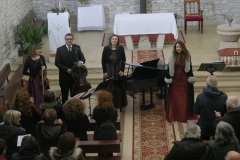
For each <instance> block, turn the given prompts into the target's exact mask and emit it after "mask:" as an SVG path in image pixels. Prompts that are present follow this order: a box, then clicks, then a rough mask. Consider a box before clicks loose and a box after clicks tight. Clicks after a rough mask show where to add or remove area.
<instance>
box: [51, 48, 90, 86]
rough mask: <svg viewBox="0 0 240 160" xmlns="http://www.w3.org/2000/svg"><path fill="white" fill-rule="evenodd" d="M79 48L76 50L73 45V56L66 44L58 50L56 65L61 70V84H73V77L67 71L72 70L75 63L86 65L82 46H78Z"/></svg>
mask: <svg viewBox="0 0 240 160" xmlns="http://www.w3.org/2000/svg"><path fill="white" fill-rule="evenodd" d="M77 48H78V49H76V48H75V46H74V45H73V47H72V54H71V55H70V54H69V52H68V49H67V47H66V44H65V45H63V46H61V47H59V48H57V53H56V58H55V65H56V66H57V67H58V68H59V82H60V84H61V82H66V83H73V78H72V75H71V74H69V73H67V70H68V69H72V67H73V66H74V63H75V62H78V61H82V62H83V63H85V57H84V55H83V53H82V51H81V48H80V46H77ZM76 50H77V51H76ZM76 52H77V54H76ZM77 57H78V59H77Z"/></svg>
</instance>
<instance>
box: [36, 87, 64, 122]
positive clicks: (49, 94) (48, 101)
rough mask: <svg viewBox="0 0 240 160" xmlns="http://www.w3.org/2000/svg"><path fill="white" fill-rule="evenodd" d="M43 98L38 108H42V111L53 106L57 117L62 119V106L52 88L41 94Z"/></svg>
mask: <svg viewBox="0 0 240 160" xmlns="http://www.w3.org/2000/svg"><path fill="white" fill-rule="evenodd" d="M43 100H44V102H43V103H42V104H41V105H40V108H41V109H42V112H43V113H44V110H45V109H48V108H53V109H55V110H56V112H57V116H58V118H60V119H62V120H63V119H64V116H63V106H62V104H61V103H59V102H58V101H57V100H56V93H55V91H54V90H52V89H48V90H46V91H45V92H44V95H43Z"/></svg>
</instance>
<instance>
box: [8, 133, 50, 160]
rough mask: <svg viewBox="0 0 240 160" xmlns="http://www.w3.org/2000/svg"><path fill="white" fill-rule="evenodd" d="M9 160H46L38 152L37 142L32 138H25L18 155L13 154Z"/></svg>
mask: <svg viewBox="0 0 240 160" xmlns="http://www.w3.org/2000/svg"><path fill="white" fill-rule="evenodd" d="M11 160H47V158H46V157H45V156H44V155H43V154H42V153H41V152H40V149H39V145H38V142H37V140H36V139H35V138H34V137H33V136H25V137H23V139H22V143H21V147H20V149H19V151H18V153H14V154H13V155H12V157H11Z"/></svg>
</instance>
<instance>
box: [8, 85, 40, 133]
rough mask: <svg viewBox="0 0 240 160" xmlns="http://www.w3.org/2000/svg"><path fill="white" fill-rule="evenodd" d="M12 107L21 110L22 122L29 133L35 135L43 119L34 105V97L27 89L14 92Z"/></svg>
mask: <svg viewBox="0 0 240 160" xmlns="http://www.w3.org/2000/svg"><path fill="white" fill-rule="evenodd" d="M12 108H13V109H15V110H18V111H20V112H21V120H20V123H21V124H22V127H23V128H24V129H25V130H26V133H27V134H31V135H32V136H35V131H36V125H37V123H38V121H40V120H41V116H40V114H39V113H38V112H37V110H36V107H35V106H34V99H33V97H30V95H29V93H28V92H27V91H26V90H25V89H20V90H18V91H17V92H16V93H15V94H14V98H13V102H12Z"/></svg>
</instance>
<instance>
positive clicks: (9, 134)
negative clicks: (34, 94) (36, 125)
mask: <svg viewBox="0 0 240 160" xmlns="http://www.w3.org/2000/svg"><path fill="white" fill-rule="evenodd" d="M20 117H21V113H20V112H19V111H15V110H8V111H7V112H6V113H5V114H4V116H3V121H4V124H2V125H0V138H3V139H5V140H6V141H7V152H6V155H5V157H6V158H7V159H9V158H10V157H11V155H12V154H13V153H16V152H17V151H18V147H17V140H18V136H19V135H25V134H26V132H25V131H24V129H23V128H21V126H20V124H19V121H20Z"/></svg>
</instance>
